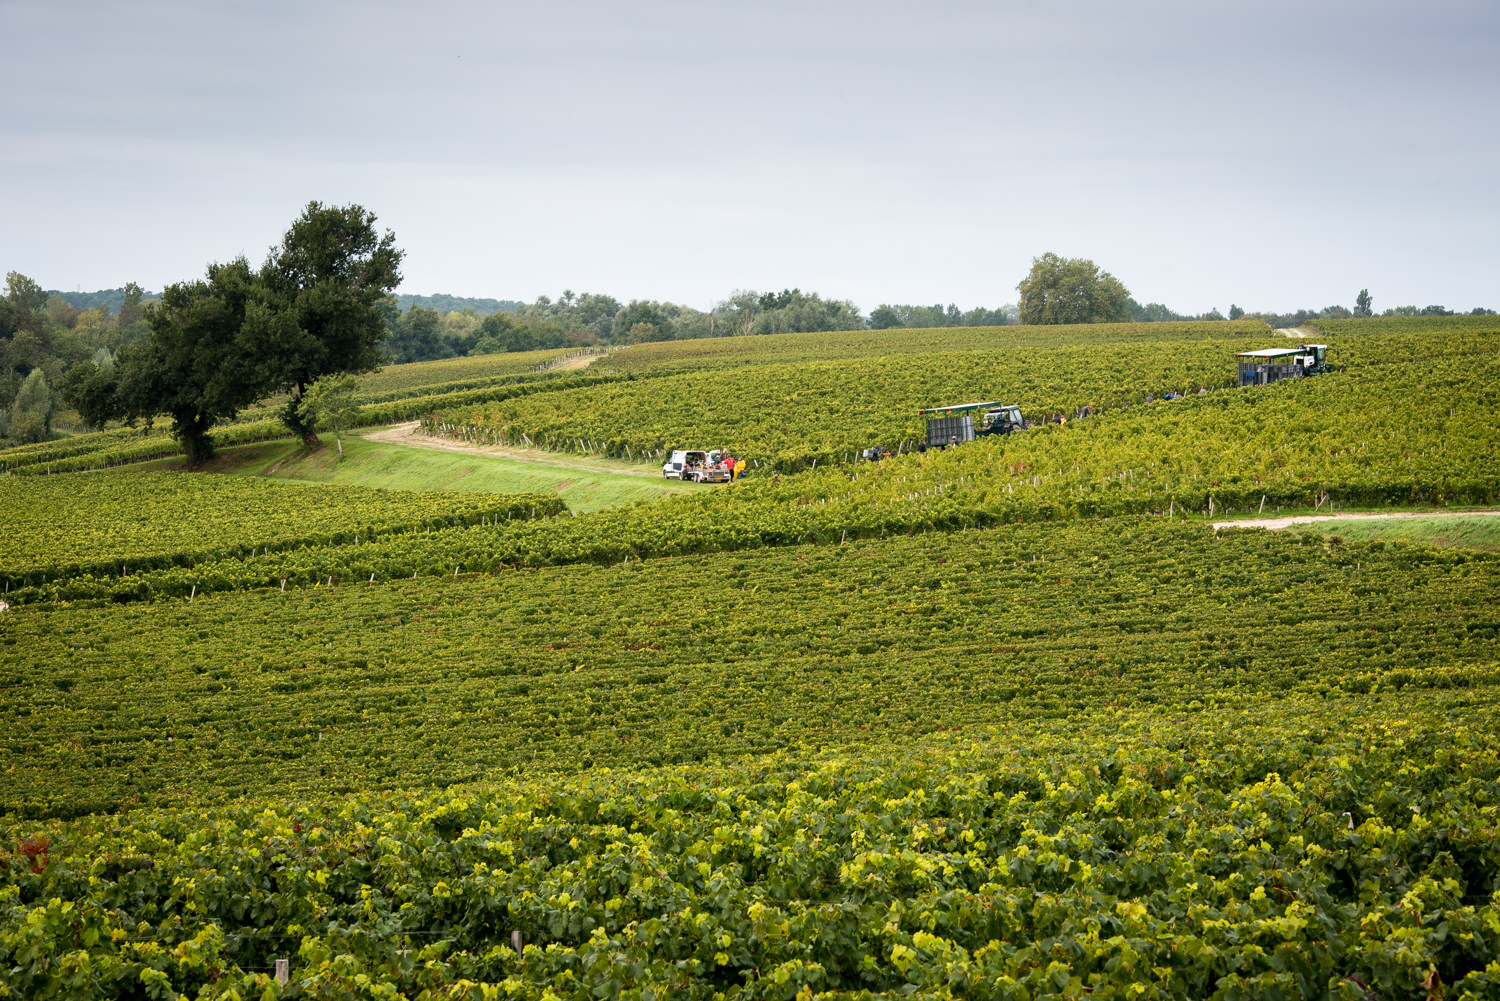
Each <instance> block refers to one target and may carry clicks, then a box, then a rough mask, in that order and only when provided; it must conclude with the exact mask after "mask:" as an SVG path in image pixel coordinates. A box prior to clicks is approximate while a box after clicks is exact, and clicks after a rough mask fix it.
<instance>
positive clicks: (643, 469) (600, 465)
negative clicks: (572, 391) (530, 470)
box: [364, 421, 661, 476]
mask: <svg viewBox="0 0 1500 1001" xmlns="http://www.w3.org/2000/svg"><path fill="white" fill-rule="evenodd" d="M364 438H365V440H366V441H379V442H385V443H386V444H389V445H405V446H407V447H409V448H429V449H433V450H436V451H439V452H471V453H478V454H480V455H492V456H494V457H495V458H497V459H516V460H518V461H521V462H528V463H531V464H533V465H538V466H555V467H557V468H559V469H576V470H578V471H580V472H586V473H615V474H617V475H620V476H660V475H661V467H660V466H657V465H653V464H651V463H646V464H645V465H631V464H627V463H624V462H619V461H617V460H610V459H585V458H579V457H575V456H570V455H565V454H563V453H561V452H548V451H546V450H544V449H539V448H522V447H521V446H520V445H474V444H470V443H469V442H466V441H454V440H453V439H452V438H442V437H439V436H437V435H430V434H422V433H421V432H420V431H419V430H418V425H417V422H416V421H411V422H409V423H406V424H397V425H396V426H395V427H389V428H385V429H384V430H381V431H376V432H375V433H374V434H368V435H365V436H364Z"/></svg>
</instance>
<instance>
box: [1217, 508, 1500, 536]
mask: <svg viewBox="0 0 1500 1001" xmlns="http://www.w3.org/2000/svg"><path fill="white" fill-rule="evenodd" d="M1459 517H1465V518H1473V517H1488V518H1494V517H1500V511H1390V512H1384V513H1382V512H1373V513H1369V514H1360V513H1354V514H1304V515H1298V516H1295V517H1291V518H1248V519H1245V520H1243V521H1216V522H1214V531H1216V532H1217V531H1218V530H1219V529H1221V528H1268V529H1271V530H1272V531H1275V530H1277V529H1281V528H1291V527H1292V526H1294V525H1311V524H1312V523H1313V522H1315V521H1379V520H1382V519H1387V518H1459Z"/></svg>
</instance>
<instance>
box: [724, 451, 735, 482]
mask: <svg viewBox="0 0 1500 1001" xmlns="http://www.w3.org/2000/svg"><path fill="white" fill-rule="evenodd" d="M724 468H725V469H727V470H729V478H730V479H731V480H732V479H734V456H732V455H730V454H729V453H728V452H725V453H724Z"/></svg>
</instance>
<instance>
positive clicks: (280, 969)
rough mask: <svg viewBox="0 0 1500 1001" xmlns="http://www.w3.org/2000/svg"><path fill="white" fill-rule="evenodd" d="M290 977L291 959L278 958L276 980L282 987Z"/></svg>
mask: <svg viewBox="0 0 1500 1001" xmlns="http://www.w3.org/2000/svg"><path fill="white" fill-rule="evenodd" d="M290 979H292V961H291V960H290V959H278V960H277V961H276V982H277V983H278V984H280V985H281V986H282V987H285V986H286V982H287V981H288V980H290Z"/></svg>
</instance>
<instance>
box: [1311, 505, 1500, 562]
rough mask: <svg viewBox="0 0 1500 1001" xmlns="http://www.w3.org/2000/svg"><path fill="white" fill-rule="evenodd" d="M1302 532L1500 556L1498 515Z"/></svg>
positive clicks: (1326, 526)
mask: <svg viewBox="0 0 1500 1001" xmlns="http://www.w3.org/2000/svg"><path fill="white" fill-rule="evenodd" d="M1298 528H1299V529H1305V530H1307V531H1311V532H1321V533H1323V534H1325V535H1337V536H1340V537H1342V538H1344V539H1349V540H1355V539H1358V540H1360V541H1374V540H1379V541H1382V542H1409V543H1412V544H1413V545H1419V546H1456V547H1459V548H1463V549H1483V550H1487V551H1489V552H1492V553H1494V552H1500V517H1496V516H1494V515H1472V516H1467V517H1466V516H1464V515H1462V514H1454V515H1448V516H1444V517H1429V518H1423V517H1420V516H1418V517H1412V518H1391V519H1380V520H1371V521H1323V522H1313V523H1312V524H1309V525H1305V526H1301V525H1299V526H1298Z"/></svg>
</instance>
